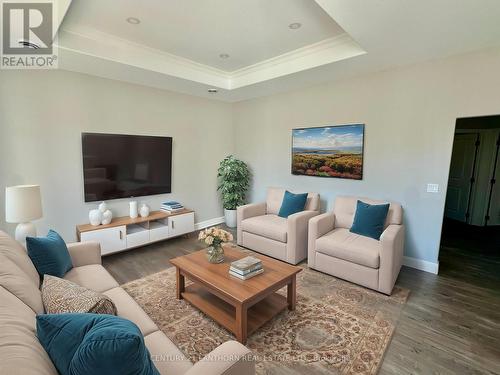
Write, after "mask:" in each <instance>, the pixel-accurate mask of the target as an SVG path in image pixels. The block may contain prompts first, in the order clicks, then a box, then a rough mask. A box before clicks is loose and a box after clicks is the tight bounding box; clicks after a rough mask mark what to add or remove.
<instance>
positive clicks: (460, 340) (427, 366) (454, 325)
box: [103, 230, 500, 374]
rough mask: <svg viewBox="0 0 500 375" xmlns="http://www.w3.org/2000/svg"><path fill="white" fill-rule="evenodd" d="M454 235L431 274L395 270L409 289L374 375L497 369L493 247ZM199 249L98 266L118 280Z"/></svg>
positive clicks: (165, 250)
mask: <svg viewBox="0 0 500 375" xmlns="http://www.w3.org/2000/svg"><path fill="white" fill-rule="evenodd" d="M456 232H458V234H457V233H456ZM456 232H455V233H454V231H451V232H450V233H447V235H448V237H447V236H444V238H443V244H442V248H441V252H440V273H439V275H433V274H430V273H426V272H422V271H418V270H415V269H412V268H407V267H403V269H402V270H401V273H400V276H399V278H398V281H397V284H399V285H401V286H403V287H406V288H408V289H410V290H411V294H410V297H409V299H408V302H407V304H406V305H405V307H404V309H403V312H402V314H401V317H400V320H399V322H398V326H397V328H396V332H395V334H394V337H393V339H392V342H391V344H390V346H389V349H388V351H387V353H386V355H385V359H384V362H383V364H382V367H381V370H380V374H500V257H499V250H500V247H499V248H496V251H495V245H493V247H492V248H491V249H490V248H489V247H488V246H489V243H490V241H486V243H485V244H484V246H482V245H481V246H479V248H478V247H477V246H476V245H474V244H477V242H478V241H479V242H480V241H482V240H480V239H479V240H478V239H476V240H471V239H470V238H469V237H470V236H466V233H465V232H464V231H462V230H459V231H456ZM460 234H464V235H465V237H466V238H465V237H464V238H460ZM497 235H498V232H494V233H493V234H492V236H493V238H494V239H496V238H498V237H495V236H497ZM202 248H203V246H202V245H201V244H200V243H199V242H198V241H197V238H196V235H194V234H192V235H190V236H187V237H182V238H177V239H172V240H170V241H165V242H162V243H157V244H153V245H150V246H147V247H143V248H140V249H135V250H131V251H128V252H123V253H119V254H114V255H110V256H107V257H105V258H104V259H103V263H104V266H105V267H106V268H107V269H108V270H109V272H111V274H112V275H113V276H114V277H115V278H116V279H117V280H118V282H119V283H125V282H128V281H131V280H135V279H138V278H141V277H144V276H147V275H149V274H152V273H155V272H159V271H162V270H164V269H165V268H166V267H170V264H169V259H171V258H174V257H176V256H179V255H183V254H188V253H190V252H193V251H196V250H199V249H202ZM482 248H484V249H486V250H485V251H482V250H481V249H482ZM492 249H493V250H492Z"/></svg>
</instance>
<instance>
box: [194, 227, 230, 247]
mask: <svg viewBox="0 0 500 375" xmlns="http://www.w3.org/2000/svg"><path fill="white" fill-rule="evenodd" d="M198 239H199V240H200V241H204V242H205V243H206V244H207V245H208V246H214V247H216V246H220V245H222V244H223V243H226V242H230V241H232V240H233V235H232V234H231V233H229V232H228V231H225V230H224V229H220V228H217V227H212V228H207V229H205V230H202V231H200V234H199V235H198Z"/></svg>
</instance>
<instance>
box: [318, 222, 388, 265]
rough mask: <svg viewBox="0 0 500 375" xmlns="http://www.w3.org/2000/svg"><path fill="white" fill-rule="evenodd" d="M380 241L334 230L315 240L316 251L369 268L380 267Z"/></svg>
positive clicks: (342, 230) (340, 229) (338, 229)
mask: <svg viewBox="0 0 500 375" xmlns="http://www.w3.org/2000/svg"><path fill="white" fill-rule="evenodd" d="M381 247H382V245H381V243H380V241H377V240H374V239H373V238H369V237H365V236H360V235H359V234H356V233H351V232H350V231H349V230H348V229H345V228H336V229H334V230H332V231H331V232H329V233H327V234H326V235H325V236H323V237H320V238H319V239H317V240H316V251H317V252H319V253H322V254H325V255H328V256H331V257H335V258H339V259H343V260H345V261H348V262H351V263H356V264H359V265H361V266H365V267H370V268H375V269H376V268H379V266H380V251H381Z"/></svg>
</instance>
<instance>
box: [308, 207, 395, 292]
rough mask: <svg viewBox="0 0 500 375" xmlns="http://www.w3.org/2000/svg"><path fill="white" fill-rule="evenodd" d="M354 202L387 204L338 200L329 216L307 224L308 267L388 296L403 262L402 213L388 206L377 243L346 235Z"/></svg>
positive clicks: (314, 219)
mask: <svg viewBox="0 0 500 375" xmlns="http://www.w3.org/2000/svg"><path fill="white" fill-rule="evenodd" d="M358 199H359V200H361V201H363V202H366V203H369V204H384V203H388V202H384V201H376V200H372V199H367V198H358V197H338V198H337V199H336V200H335V207H334V209H333V212H328V213H325V214H322V215H319V216H316V217H314V218H312V219H311V220H310V221H309V244H308V265H309V267H310V268H314V269H316V270H318V271H321V272H325V273H328V274H330V275H332V276H335V277H339V278H341V279H345V280H348V281H351V282H353V283H356V284H359V285H363V286H365V287H367V288H371V289H375V290H377V291H379V292H382V293H385V294H388V295H390V294H391V292H392V288H393V287H394V284H395V282H396V279H397V277H398V274H399V270H400V269H401V265H402V262H403V251H404V236H405V233H404V226H403V225H402V224H403V209H402V207H401V205H400V204H398V203H393V202H391V203H390V206H389V212H388V214H387V219H386V221H385V226H384V232H383V233H382V236H381V237H380V240H379V241H377V240H375V239H373V238H369V237H365V236H360V235H358V234H355V233H351V232H350V231H349V229H350V228H351V226H352V223H353V219H354V214H355V211H356V203H357V201H358Z"/></svg>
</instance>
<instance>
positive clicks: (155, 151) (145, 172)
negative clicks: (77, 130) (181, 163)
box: [82, 133, 172, 202]
mask: <svg viewBox="0 0 500 375" xmlns="http://www.w3.org/2000/svg"><path fill="white" fill-rule="evenodd" d="M82 153H83V179H84V194H85V202H94V201H101V200H108V199H118V198H130V197H140V196H145V195H154V194H163V193H170V192H171V188H172V138H171V137H153V136H143V135H122V134H98V133H82Z"/></svg>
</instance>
